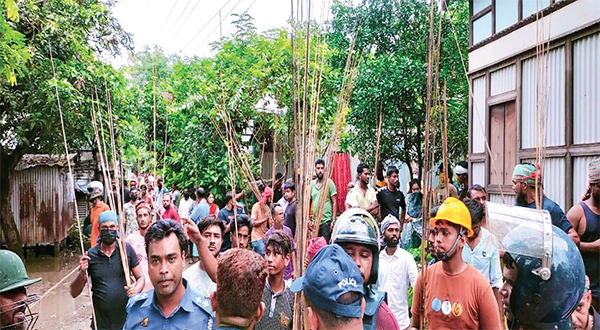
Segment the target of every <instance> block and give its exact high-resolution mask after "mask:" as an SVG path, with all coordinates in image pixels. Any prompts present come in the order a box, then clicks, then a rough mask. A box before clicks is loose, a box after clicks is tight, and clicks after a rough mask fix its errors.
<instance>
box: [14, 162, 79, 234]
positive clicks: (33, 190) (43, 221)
mask: <svg viewBox="0 0 600 330" xmlns="http://www.w3.org/2000/svg"><path fill="white" fill-rule="evenodd" d="M68 175H69V174H68V172H67V171H66V170H64V169H62V168H61V167H59V166H36V167H31V168H27V169H24V170H21V171H15V172H13V173H12V174H11V187H12V197H11V207H12V211H13V215H14V218H15V222H16V224H17V228H19V232H20V233H21V239H22V240H23V244H52V243H55V242H60V241H62V240H63V239H65V238H66V237H67V231H68V229H69V227H70V226H71V225H72V224H73V216H74V213H75V212H74V206H73V205H74V196H73V192H72V191H73V190H72V188H70V180H69V176H68Z"/></svg>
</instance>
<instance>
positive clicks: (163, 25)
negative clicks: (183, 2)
mask: <svg viewBox="0 0 600 330" xmlns="http://www.w3.org/2000/svg"><path fill="white" fill-rule="evenodd" d="M177 2H179V0H175V3H174V4H173V6H172V7H171V10H169V14H168V15H167V18H166V19H165V21H164V22H163V23H162V25H161V26H160V29H158V33H157V34H156V35H159V34H160V31H162V29H163V28H164V27H165V24H167V21H168V20H169V17H171V13H173V9H175V7H176V6H177Z"/></svg>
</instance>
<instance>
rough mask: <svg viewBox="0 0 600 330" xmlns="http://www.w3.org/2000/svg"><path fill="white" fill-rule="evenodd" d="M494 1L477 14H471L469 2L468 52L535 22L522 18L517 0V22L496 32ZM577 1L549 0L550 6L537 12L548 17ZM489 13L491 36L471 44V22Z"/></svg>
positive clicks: (534, 18)
mask: <svg viewBox="0 0 600 330" xmlns="http://www.w3.org/2000/svg"><path fill="white" fill-rule="evenodd" d="M496 1H498V0H492V3H491V4H490V5H489V6H487V7H485V8H484V9H482V10H480V11H479V12H477V13H473V0H469V49H468V50H469V51H472V50H475V49H477V48H479V47H482V46H484V45H486V44H488V43H490V42H492V41H494V40H496V39H498V38H500V37H502V36H505V35H507V34H509V33H511V32H513V31H515V30H517V29H519V28H521V27H523V26H525V25H527V24H529V23H532V22H535V20H536V15H535V14H533V15H530V16H527V17H523V0H518V4H517V22H516V23H515V24H513V25H511V26H509V27H507V28H505V29H503V30H501V31H496ZM575 1H577V0H550V4H549V5H548V7H546V8H544V9H542V10H540V11H539V13H540V15H541V16H544V17H545V16H548V15H549V14H551V13H553V12H554V11H557V10H559V9H560V8H562V7H564V6H566V5H568V4H570V3H573V2H575ZM489 12H491V13H492V20H491V21H492V34H491V35H490V36H489V37H487V38H485V39H483V40H481V41H480V42H478V43H476V44H473V22H474V21H476V20H477V19H478V18H481V17H482V16H483V15H485V14H487V13H489Z"/></svg>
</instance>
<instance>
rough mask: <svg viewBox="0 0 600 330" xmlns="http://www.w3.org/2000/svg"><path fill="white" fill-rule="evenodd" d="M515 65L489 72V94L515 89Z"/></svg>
mask: <svg viewBox="0 0 600 330" xmlns="http://www.w3.org/2000/svg"><path fill="white" fill-rule="evenodd" d="M516 82H517V67H516V65H510V66H507V67H505V68H502V69H500V70H496V71H493V72H492V73H491V74H490V95H491V96H494V95H498V94H502V93H505V92H508V91H512V90H514V89H515V86H516Z"/></svg>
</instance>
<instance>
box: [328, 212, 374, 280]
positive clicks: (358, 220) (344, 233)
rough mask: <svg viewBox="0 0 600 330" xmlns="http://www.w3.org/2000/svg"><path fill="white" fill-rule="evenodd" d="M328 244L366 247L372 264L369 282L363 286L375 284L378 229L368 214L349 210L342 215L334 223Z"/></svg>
mask: <svg viewBox="0 0 600 330" xmlns="http://www.w3.org/2000/svg"><path fill="white" fill-rule="evenodd" d="M330 243H332V244H333V243H335V244H338V245H341V244H343V243H357V244H363V245H367V246H368V247H369V248H370V249H371V251H372V252H373V264H372V265H371V273H370V275H369V281H368V282H367V283H365V285H368V284H375V283H377V274H378V269H379V248H380V246H379V229H378V227H377V222H376V221H375V219H373V216H371V214H370V213H369V212H367V211H365V210H363V209H361V208H351V209H349V210H346V211H345V212H344V213H342V214H341V215H340V216H339V217H338V219H337V221H336V222H335V225H334V227H333V232H332V234H331V242H330Z"/></svg>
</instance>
